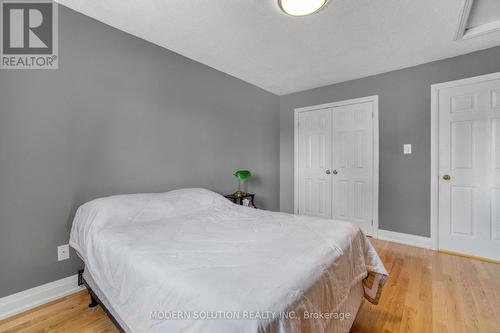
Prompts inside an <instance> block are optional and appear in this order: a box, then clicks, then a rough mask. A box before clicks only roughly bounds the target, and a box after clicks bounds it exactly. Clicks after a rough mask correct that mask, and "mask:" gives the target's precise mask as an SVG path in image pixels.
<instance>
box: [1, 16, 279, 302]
mask: <svg viewBox="0 0 500 333" xmlns="http://www.w3.org/2000/svg"><path fill="white" fill-rule="evenodd" d="M60 59H61V60H60V66H59V67H60V69H59V70H54V71H51V70H25V71H22V70H0V297H2V296H5V295H8V294H11V293H14V292H17V291H20V290H24V289H27V288H30V287H34V286H37V285H40V284H43V283H47V282H50V281H54V280H56V279H59V278H63V277H66V276H69V275H73V274H75V273H76V270H77V268H79V267H80V266H81V263H80V261H79V260H78V259H76V258H75V254H74V253H72V258H71V259H70V260H68V261H62V262H57V259H56V246H57V245H60V244H64V243H67V242H68V237H69V230H70V227H71V221H72V218H73V214H74V212H75V210H76V208H77V207H78V206H79V205H80V204H82V203H84V202H85V201H87V200H91V199H94V198H97V197H100V196H105V195H112V194H118V193H133V192H162V191H168V190H171V189H175V188H180V187H194V186H200V187H206V188H210V189H213V190H215V191H218V192H231V191H234V187H235V180H234V177H233V176H232V173H233V171H234V170H235V169H237V168H248V169H250V170H251V171H253V173H254V174H255V176H256V178H255V179H254V181H253V182H252V183H251V184H250V189H251V190H252V191H255V193H256V194H257V199H256V200H257V204H258V205H259V206H260V207H262V208H266V209H271V210H278V208H279V132H278V128H279V98H278V97H277V96H275V95H273V94H270V93H268V92H265V91H264V90H262V89H259V88H257V87H255V86H252V85H250V84H248V83H245V82H243V81H240V80H238V79H236V78H233V77H231V76H228V75H226V74H223V73H221V72H218V71H216V70H214V69H212V68H209V67H206V66H204V65H201V64H199V63H197V62H194V61H191V60H189V59H186V58H184V57H182V56H180V55H178V54H175V53H172V52H169V51H167V50H165V49H162V48H160V47H158V46H155V45H153V44H150V43H148V42H146V41H144V40H141V39H138V38H135V37H133V36H131V35H128V34H126V33H123V32H120V31H118V30H115V29H113V28H111V27H109V26H106V25H104V24H101V23H99V22H97V21H94V20H92V19H90V18H88V17H85V16H83V15H81V14H78V13H76V12H73V11H71V10H69V9H67V8H64V7H62V6H61V7H60Z"/></svg>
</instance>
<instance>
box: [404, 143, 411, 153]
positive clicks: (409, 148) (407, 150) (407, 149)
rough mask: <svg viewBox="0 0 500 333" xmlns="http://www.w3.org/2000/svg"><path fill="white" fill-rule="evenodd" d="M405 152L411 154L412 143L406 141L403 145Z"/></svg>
mask: <svg viewBox="0 0 500 333" xmlns="http://www.w3.org/2000/svg"><path fill="white" fill-rule="evenodd" d="M403 154H405V155H406V154H411V144H409V143H405V144H404V145H403Z"/></svg>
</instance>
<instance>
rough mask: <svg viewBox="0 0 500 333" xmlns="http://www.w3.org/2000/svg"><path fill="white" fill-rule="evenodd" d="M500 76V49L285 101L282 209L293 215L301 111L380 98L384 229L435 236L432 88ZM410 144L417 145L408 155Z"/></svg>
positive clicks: (381, 220)
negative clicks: (297, 114)
mask: <svg viewBox="0 0 500 333" xmlns="http://www.w3.org/2000/svg"><path fill="white" fill-rule="evenodd" d="M498 71H500V47H496V48H491V49H488V50H484V51H480V52H475V53H471V54H468V55H464V56H460V57H456V58H450V59H445V60H441V61H436V62H432V63H428V64H424V65H420V66H416V67H411V68H407V69H403V70H398V71H393V72H389V73H384V74H380V75H376V76H371V77H366V78H363V79H359V80H354V81H348V82H344V83H339V84H334V85H330V86H326V87H321V88H316V89H312V90H307V91H303V92H299V93H294V94H290V95H286V96H282V97H281V99H280V104H281V105H280V179H281V180H280V209H281V210H282V211H285V212H292V211H293V112H294V109H295V108H298V107H303V106H309V105H317V104H322V103H328V102H334V101H340V100H345V99H350V98H357V97H363V96H370V95H379V96H380V101H379V103H380V104H379V108H380V109H379V117H380V119H379V121H380V123H379V126H380V152H379V154H380V183H379V191H380V194H379V196H380V198H379V226H380V229H384V230H391V231H396V232H403V233H409V234H414V235H420V236H429V235H430V212H429V210H430V86H431V84H434V83H440V82H446V81H450V80H456V79H462V78H466V77H471V76H477V75H481V74H487V73H492V72H498ZM404 143H411V144H412V145H413V146H412V148H413V154H412V155H403V154H402V149H403V144H404Z"/></svg>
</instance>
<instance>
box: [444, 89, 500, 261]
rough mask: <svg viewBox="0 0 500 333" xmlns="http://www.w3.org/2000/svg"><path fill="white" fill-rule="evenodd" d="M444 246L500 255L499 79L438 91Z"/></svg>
mask: <svg viewBox="0 0 500 333" xmlns="http://www.w3.org/2000/svg"><path fill="white" fill-rule="evenodd" d="M438 113H439V114H438V122H439V123H438V124H439V125H438V126H439V129H438V130H439V135H438V140H439V141H438V156H439V158H438V163H439V165H438V173H439V175H438V176H439V185H438V244H439V248H440V249H443V250H449V251H454V252H460V253H465V254H470V255H475V256H480V257H486V258H491V259H496V260H500V80H489V81H486V82H481V83H472V84H467V85H461V86H456V87H450V88H440V89H439V92H438Z"/></svg>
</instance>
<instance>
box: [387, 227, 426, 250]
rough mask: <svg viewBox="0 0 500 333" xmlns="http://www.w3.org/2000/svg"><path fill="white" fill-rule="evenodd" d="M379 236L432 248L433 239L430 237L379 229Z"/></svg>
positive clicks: (396, 241)
mask: <svg viewBox="0 0 500 333" xmlns="http://www.w3.org/2000/svg"><path fill="white" fill-rule="evenodd" d="M377 238H378V239H381V240H386V241H390V242H395V243H400V244H405V245H411V246H416V247H423V248H424V249H432V241H431V238H430V237H423V236H416V235H410V234H403V233H401V232H395V231H388V230H380V229H379V231H378V237H377Z"/></svg>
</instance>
